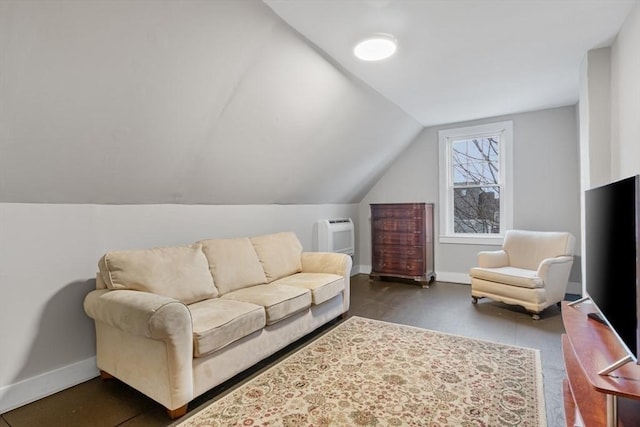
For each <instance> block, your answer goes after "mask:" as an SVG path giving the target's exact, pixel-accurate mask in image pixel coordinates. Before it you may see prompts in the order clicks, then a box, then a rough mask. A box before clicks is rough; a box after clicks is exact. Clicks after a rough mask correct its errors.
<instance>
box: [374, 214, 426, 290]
mask: <svg viewBox="0 0 640 427" xmlns="http://www.w3.org/2000/svg"><path fill="white" fill-rule="evenodd" d="M371 257H372V259H371V276H370V277H371V278H372V279H375V278H377V277H382V276H389V277H400V278H404V279H413V280H416V281H418V282H420V283H421V284H422V286H423V287H428V284H429V282H430V281H431V280H433V279H435V272H434V265H433V264H434V263H433V204H432V203H379V204H372V205H371Z"/></svg>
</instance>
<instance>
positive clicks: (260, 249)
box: [251, 232, 302, 283]
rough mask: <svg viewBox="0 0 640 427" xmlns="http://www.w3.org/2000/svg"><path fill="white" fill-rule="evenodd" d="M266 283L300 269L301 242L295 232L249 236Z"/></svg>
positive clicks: (297, 271)
mask: <svg viewBox="0 0 640 427" xmlns="http://www.w3.org/2000/svg"><path fill="white" fill-rule="evenodd" d="M251 243H253V247H254V248H255V251H256V253H257V254H258V258H259V259H260V263H261V264H262V268H263V269H264V273H265V275H266V276H267V283H270V282H273V281H274V280H277V279H280V278H282V277H286V276H290V275H292V274H296V273H299V272H300V271H302V244H301V243H300V241H299V240H298V237H297V236H296V235H295V233H292V232H284V233H275V234H267V235H264V236H256V237H252V238H251Z"/></svg>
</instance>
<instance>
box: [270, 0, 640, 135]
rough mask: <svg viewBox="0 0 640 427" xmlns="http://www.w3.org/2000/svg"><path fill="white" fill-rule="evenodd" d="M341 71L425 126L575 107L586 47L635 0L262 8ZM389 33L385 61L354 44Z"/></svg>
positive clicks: (312, 3) (322, 0)
mask: <svg viewBox="0 0 640 427" xmlns="http://www.w3.org/2000/svg"><path fill="white" fill-rule="evenodd" d="M264 2H265V3H266V4H268V5H269V6H270V7H271V8H272V9H273V10H274V11H275V12H276V13H277V14H278V15H279V16H280V17H281V18H282V19H283V20H284V21H286V22H287V23H288V24H289V25H291V26H292V27H293V28H294V29H296V30H297V31H298V32H300V33H301V34H302V35H303V36H304V37H306V38H307V39H308V40H310V41H311V42H312V43H313V44H315V45H316V46H317V47H318V48H319V49H320V50H322V51H324V52H325V53H326V54H327V55H328V56H329V57H330V58H332V59H333V60H334V61H336V62H337V63H338V64H340V65H341V66H342V67H344V68H345V69H346V70H348V71H349V72H351V73H352V74H354V75H355V76H356V77H358V78H360V79H361V80H363V81H364V82H365V83H367V84H368V85H369V86H371V87H372V88H374V89H375V90H377V91H378V92H379V93H381V94H382V95H383V96H385V97H386V98H388V99H389V100H391V101H392V102H394V103H395V104H396V105H398V106H399V107H400V108H402V109H403V110H404V111H406V112H407V113H409V114H410V115H412V116H413V117H414V118H415V119H417V120H418V121H419V122H420V123H422V124H423V125H425V126H430V125H436V124H445V123H453V122H459V121H464V120H472V119H478V118H483V117H491V116H497V115H501V114H508V113H515V112H522V111H532V110H538V109H544V108H551V107H557V106H563V105H571V104H574V103H576V102H577V100H578V90H579V70H580V64H581V61H582V60H583V58H584V55H585V53H586V52H587V51H588V50H589V49H593V48H597V47H603V46H607V45H609V44H610V43H611V42H612V40H613V38H614V37H615V35H616V34H617V32H618V30H619V29H620V27H621V26H622V23H623V22H624V19H625V17H626V16H627V14H628V13H629V11H630V10H631V8H632V7H633V5H634V3H636V0H422V1H420V0H305V1H301V0H297V1H296V0H264ZM376 32H383V33H390V34H392V35H394V36H395V37H396V38H397V39H398V42H399V46H398V51H397V53H396V55H394V56H393V57H392V58H390V59H387V60H384V61H380V62H376V63H371V62H362V61H359V60H357V59H356V58H355V57H354V56H353V54H352V49H353V46H354V45H355V43H356V42H357V41H358V40H360V39H362V38H364V37H366V36H369V35H371V34H373V33H376Z"/></svg>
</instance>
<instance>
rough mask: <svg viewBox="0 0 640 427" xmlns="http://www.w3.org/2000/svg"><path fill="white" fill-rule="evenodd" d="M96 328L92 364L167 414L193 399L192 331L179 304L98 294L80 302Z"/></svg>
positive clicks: (132, 294) (138, 295)
mask: <svg viewBox="0 0 640 427" xmlns="http://www.w3.org/2000/svg"><path fill="white" fill-rule="evenodd" d="M84 309H85V312H86V313H87V315H89V317H91V318H93V319H94V320H95V322H96V341H97V343H96V344H97V355H96V356H97V362H98V368H99V369H103V370H105V371H106V372H108V373H109V374H111V375H113V376H115V377H116V378H118V379H120V380H121V381H123V382H125V383H127V384H129V385H130V386H132V387H133V388H135V389H137V390H139V391H141V392H142V393H144V394H146V395H147V396H149V397H151V398H152V399H154V400H156V401H157V402H160V403H161V404H162V405H164V406H165V407H166V408H167V409H169V410H175V409H177V408H181V407H182V406H184V405H185V404H187V403H188V402H189V401H191V400H192V399H193V397H194V396H193V372H192V361H193V326H192V322H191V314H190V313H189V310H188V309H187V306H186V305H185V304H183V303H182V302H180V301H178V300H176V299H173V298H169V297H165V296H160V295H156V294H152V293H150V292H142V291H133V290H125V289H111V290H108V289H98V290H94V291H91V292H90V293H89V294H88V295H87V296H86V297H85V300H84Z"/></svg>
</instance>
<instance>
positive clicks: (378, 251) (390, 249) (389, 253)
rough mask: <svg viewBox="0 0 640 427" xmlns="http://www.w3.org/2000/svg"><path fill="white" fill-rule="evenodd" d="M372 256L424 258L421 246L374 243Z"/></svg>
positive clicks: (405, 258)
mask: <svg viewBox="0 0 640 427" xmlns="http://www.w3.org/2000/svg"><path fill="white" fill-rule="evenodd" d="M373 256H374V257H375V258H376V259H392V258H395V259H404V260H408V259H417V260H422V259H424V249H423V248H422V247H421V246H390V245H374V246H373Z"/></svg>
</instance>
